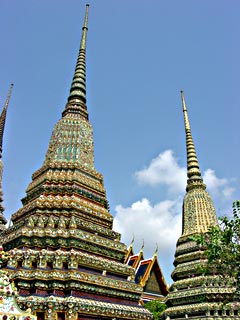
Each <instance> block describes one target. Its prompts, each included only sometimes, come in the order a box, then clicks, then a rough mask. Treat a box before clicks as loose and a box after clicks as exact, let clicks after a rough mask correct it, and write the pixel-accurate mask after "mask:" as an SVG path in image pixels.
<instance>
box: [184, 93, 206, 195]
mask: <svg viewBox="0 0 240 320" xmlns="http://www.w3.org/2000/svg"><path fill="white" fill-rule="evenodd" d="M181 98H182V107H183V116H184V126H185V133H186V148H187V176H188V181H187V188H186V190H187V191H188V190H189V189H190V188H192V187H196V186H198V187H199V186H201V187H202V188H204V189H205V188H206V186H205V185H204V184H203V179H202V176H201V171H200V167H199V163H198V159H197V153H196V150H195V146H194V142H193V138H192V134H191V128H190V123H189V119H188V113H187V107H186V102H185V98H184V93H183V91H181Z"/></svg>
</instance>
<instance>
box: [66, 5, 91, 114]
mask: <svg viewBox="0 0 240 320" xmlns="http://www.w3.org/2000/svg"><path fill="white" fill-rule="evenodd" d="M88 8H89V5H88V4H87V5H86V13H85V18H84V23H83V27H82V39H81V43H80V50H79V54H78V59H77V64H76V68H75V72H74V76H73V80H72V84H71V89H70V94H69V97H68V102H71V101H76V102H80V104H81V106H82V107H85V109H86V57H85V53H86V44H87V31H88Z"/></svg>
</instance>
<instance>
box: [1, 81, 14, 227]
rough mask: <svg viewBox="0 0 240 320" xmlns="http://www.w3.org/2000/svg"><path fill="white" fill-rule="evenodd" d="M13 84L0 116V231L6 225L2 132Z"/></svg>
mask: <svg viewBox="0 0 240 320" xmlns="http://www.w3.org/2000/svg"><path fill="white" fill-rule="evenodd" d="M12 88H13V84H11V86H10V89H9V92H8V95H7V99H6V102H5V105H4V107H3V110H2V113H1V116H0V230H3V229H5V224H6V223H7V220H6V218H5V217H4V216H3V211H4V207H3V205H2V203H3V192H2V173H3V163H2V144H3V132H4V127H5V120H6V115H7V108H8V105H9V101H10V97H11V93H12Z"/></svg>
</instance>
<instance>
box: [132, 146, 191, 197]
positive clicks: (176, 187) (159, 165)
mask: <svg viewBox="0 0 240 320" xmlns="http://www.w3.org/2000/svg"><path fill="white" fill-rule="evenodd" d="M135 177H136V178H137V181H138V182H139V183H140V184H144V185H150V186H155V185H160V184H162V185H167V187H168V191H169V192H171V193H175V194H177V193H181V192H183V191H184V190H185V186H186V179H187V175H186V168H184V167H180V166H179V164H178V163H177V159H176V158H175V157H174V153H173V151H172V150H166V151H164V152H162V153H160V154H159V155H158V156H157V157H156V158H154V159H153V160H152V161H151V162H150V165H149V166H148V167H146V168H144V169H143V170H140V171H137V172H136V173H135Z"/></svg>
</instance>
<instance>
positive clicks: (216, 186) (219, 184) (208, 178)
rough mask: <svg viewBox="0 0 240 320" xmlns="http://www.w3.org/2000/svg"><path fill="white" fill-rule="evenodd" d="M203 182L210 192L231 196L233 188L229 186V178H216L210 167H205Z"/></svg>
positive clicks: (226, 196)
mask: <svg viewBox="0 0 240 320" xmlns="http://www.w3.org/2000/svg"><path fill="white" fill-rule="evenodd" d="M203 180H204V183H205V184H206V185H207V188H208V190H209V191H210V192H212V193H213V194H214V195H217V196H224V197H225V198H229V197H231V195H232V194H233V192H234V191H235V189H234V188H233V187H230V186H229V180H228V179H226V178H218V177H217V176H216V173H215V171H214V170H212V169H207V170H206V171H205V172H204V175H203Z"/></svg>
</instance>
